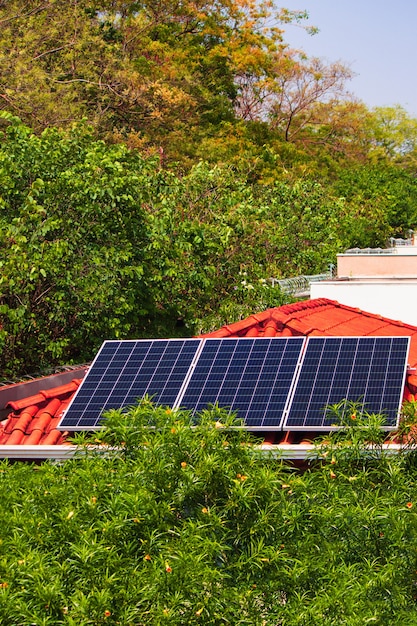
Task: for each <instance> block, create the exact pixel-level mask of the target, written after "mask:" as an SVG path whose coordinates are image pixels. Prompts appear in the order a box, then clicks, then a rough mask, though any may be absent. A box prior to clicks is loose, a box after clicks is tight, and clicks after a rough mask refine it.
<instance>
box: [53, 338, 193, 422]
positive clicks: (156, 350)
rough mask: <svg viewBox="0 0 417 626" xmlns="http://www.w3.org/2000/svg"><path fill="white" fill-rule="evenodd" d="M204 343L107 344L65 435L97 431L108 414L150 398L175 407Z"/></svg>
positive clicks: (71, 408)
mask: <svg viewBox="0 0 417 626" xmlns="http://www.w3.org/2000/svg"><path fill="white" fill-rule="evenodd" d="M200 343H201V342H200V340H199V339H183V340H176V339H170V340H161V339H152V340H137V341H106V342H105V343H104V344H103V345H102V347H101V349H100V351H99V353H98V354H97V356H96V358H95V360H94V362H93V363H92V365H91V367H90V369H89V371H88V373H87V375H86V377H85V378H84V380H83V381H82V383H81V385H80V387H79V389H78V391H77V393H76V395H75V396H74V398H73V400H72V402H71V404H70V405H69V407H68V409H67V411H66V412H65V415H64V416H63V418H62V420H61V422H60V424H59V428H60V429H61V430H93V429H95V428H98V427H99V422H100V419H101V416H102V414H103V411H107V410H109V409H118V408H121V407H126V406H130V405H132V404H135V403H136V402H137V400H138V399H139V398H141V397H143V396H144V395H149V396H151V397H152V398H153V401H154V402H155V403H156V404H163V405H167V406H172V405H173V404H174V402H175V400H176V398H177V396H178V393H179V391H180V389H181V387H182V385H183V383H184V380H185V378H186V376H187V373H188V371H189V369H190V365H191V363H192V361H193V359H194V357H195V355H196V353H197V350H198V348H199V346H200Z"/></svg>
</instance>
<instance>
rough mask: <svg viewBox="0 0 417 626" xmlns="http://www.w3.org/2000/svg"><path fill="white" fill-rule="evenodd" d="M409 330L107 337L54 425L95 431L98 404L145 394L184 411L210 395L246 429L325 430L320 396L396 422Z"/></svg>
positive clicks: (121, 403) (123, 403)
mask: <svg viewBox="0 0 417 626" xmlns="http://www.w3.org/2000/svg"><path fill="white" fill-rule="evenodd" d="M409 341H410V340H409V338H408V337H309V338H308V339H305V338H304V337H288V338H282V337H271V338H265V337H262V338H247V337H242V338H226V339H215V338H207V339H170V340H162V339H153V340H136V341H106V342H105V343H104V344H103V346H102V347H101V349H100V351H99V353H98V354H97V356H96V358H95V360H94V362H93V363H92V365H91V367H90V369H89V371H88V373H87V375H86V377H85V378H84V380H83V381H82V383H81V385H80V387H79V389H78V391H77V392H76V394H75V396H74V398H73V400H72V402H71V404H70V405H69V407H68V409H67V411H66V412H65V414H64V416H63V418H62V420H61V422H60V425H59V428H60V429H61V430H94V429H97V428H99V427H100V421H101V419H102V415H103V412H105V411H107V410H109V409H112V408H122V407H127V406H130V405H133V404H135V403H136V402H137V400H138V399H139V398H141V397H143V396H144V395H150V396H151V397H152V398H153V400H154V402H155V403H156V404H160V405H166V406H171V407H174V408H178V407H181V408H186V409H188V410H189V411H190V412H191V413H192V414H194V413H196V412H199V411H201V410H202V409H204V408H206V407H207V406H208V405H209V404H218V405H219V406H221V407H224V408H227V409H228V410H229V411H233V412H236V413H237V415H238V417H240V418H242V419H243V420H244V423H245V425H246V427H247V428H249V429H252V430H281V429H286V430H292V429H294V430H296V429H303V430H323V429H325V430H329V428H331V427H332V426H333V424H332V421H331V417H330V415H329V413H328V412H327V410H326V407H327V406H328V405H331V404H334V403H336V402H339V401H340V400H343V399H347V400H352V401H355V402H356V401H360V402H361V403H362V406H363V408H365V409H366V410H368V411H369V412H375V413H383V414H384V415H385V416H386V419H387V428H394V427H395V426H396V424H397V421H398V415H399V410H400V405H401V400H402V394H403V389H404V381H405V371H406V363H407V357H408V350H409Z"/></svg>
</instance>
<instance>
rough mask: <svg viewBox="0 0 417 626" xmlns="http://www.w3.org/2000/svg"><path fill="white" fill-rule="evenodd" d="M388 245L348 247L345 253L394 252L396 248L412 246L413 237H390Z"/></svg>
mask: <svg viewBox="0 0 417 626" xmlns="http://www.w3.org/2000/svg"><path fill="white" fill-rule="evenodd" d="M389 245H390V247H389V248H349V250H346V252H345V254H395V252H396V250H395V249H396V248H404V247H406V246H413V245H414V237H411V236H410V237H409V238H408V239H401V238H400V237H399V238H396V237H390V240H389Z"/></svg>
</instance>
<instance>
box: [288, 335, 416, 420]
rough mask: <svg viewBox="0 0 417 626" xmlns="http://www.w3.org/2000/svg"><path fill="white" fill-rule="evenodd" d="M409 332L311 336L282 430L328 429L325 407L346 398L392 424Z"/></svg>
mask: <svg viewBox="0 0 417 626" xmlns="http://www.w3.org/2000/svg"><path fill="white" fill-rule="evenodd" d="M408 349H409V338H408V337H310V338H309V339H308V342H307V346H306V350H305V353H304V358H303V361H302V364H301V368H300V372H299V376H298V378H297V381H296V383H295V387H294V390H293V393H292V401H291V403H290V406H289V409H288V413H287V415H286V418H285V421H284V428H285V429H288V430H290V429H305V430H317V429H327V430H328V429H329V427H331V426H333V425H334V424H333V421H334V419H332V417H331V415H330V414H329V412H328V411H327V410H326V407H328V406H329V405H332V404H336V403H337V402H340V401H341V400H344V399H347V400H349V401H353V402H357V401H358V402H359V403H360V407H362V408H363V409H365V410H366V411H368V412H370V413H381V414H383V415H384V416H385V417H386V426H387V428H388V429H389V428H395V426H396V425H397V423H398V416H399V409H400V405H401V400H402V395H403V391H404V381H405V370H406V364H407V356H408Z"/></svg>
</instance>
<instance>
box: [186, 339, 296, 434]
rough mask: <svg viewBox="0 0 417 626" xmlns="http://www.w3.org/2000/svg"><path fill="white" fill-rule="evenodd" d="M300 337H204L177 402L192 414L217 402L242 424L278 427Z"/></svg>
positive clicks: (254, 427)
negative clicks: (199, 351) (191, 370)
mask: <svg viewBox="0 0 417 626" xmlns="http://www.w3.org/2000/svg"><path fill="white" fill-rule="evenodd" d="M304 341H305V339H304V338H303V337H290V338H263V337H262V338H253V339H248V338H243V337H242V338H239V339H206V340H205V343H204V346H203V349H202V351H201V354H200V355H199V358H198V361H197V363H196V365H195V368H194V370H193V373H192V375H191V377H190V379H189V381H188V384H187V386H186V389H185V392H184V395H183V396H182V397H181V398H179V401H178V405H179V406H180V407H182V408H185V409H188V410H190V411H191V412H192V413H193V414H194V413H196V412H198V411H201V410H202V409H205V408H206V407H207V406H208V405H209V404H216V403H217V404H218V405H219V406H220V407H224V408H227V409H229V410H230V411H231V412H235V411H236V412H237V416H238V417H239V418H241V419H243V420H244V423H245V426H246V427H248V428H251V429H254V430H257V429H268V430H277V429H280V428H281V427H282V417H283V411H284V408H285V405H286V403H287V398H288V394H289V391H290V389H291V386H292V384H293V380H294V376H295V371H296V367H297V363H298V361H299V358H300V353H301V349H302V347H303V344H304Z"/></svg>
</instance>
